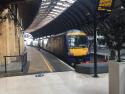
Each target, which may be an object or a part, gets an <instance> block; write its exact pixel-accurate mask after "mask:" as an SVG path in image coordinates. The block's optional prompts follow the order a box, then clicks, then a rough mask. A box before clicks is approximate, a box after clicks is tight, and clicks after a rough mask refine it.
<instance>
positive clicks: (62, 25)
mask: <svg viewBox="0 0 125 94" xmlns="http://www.w3.org/2000/svg"><path fill="white" fill-rule="evenodd" d="M116 1H118V0H116ZM112 4H113V0H42V1H41V3H40V6H39V10H38V12H37V15H36V16H35V18H34V20H33V22H32V23H31V24H30V26H29V27H28V28H27V29H26V30H25V32H29V33H31V34H32V35H33V37H36V38H37V37H43V36H48V35H55V34H59V33H62V32H66V31H68V30H70V29H79V30H82V31H84V32H86V33H87V34H89V35H93V28H94V27H93V22H94V20H95V15H96V18H97V19H96V20H97V22H99V25H100V26H102V27H104V28H109V25H108V21H107V20H106V21H105V22H101V21H100V19H101V20H103V21H104V19H105V18H106V17H107V16H109V14H110V13H111V10H112Z"/></svg>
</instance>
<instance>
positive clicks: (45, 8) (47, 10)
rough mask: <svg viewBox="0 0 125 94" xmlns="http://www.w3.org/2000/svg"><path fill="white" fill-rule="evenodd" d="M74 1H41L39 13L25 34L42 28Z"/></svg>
mask: <svg viewBox="0 0 125 94" xmlns="http://www.w3.org/2000/svg"><path fill="white" fill-rule="evenodd" d="M75 1H76V0H42V3H41V6H40V8H39V12H38V14H37V16H36V17H35V19H34V21H33V22H32V24H31V25H30V26H29V28H28V29H27V30H26V32H33V31H35V30H37V29H39V28H42V27H43V26H45V25H46V24H48V23H49V22H50V21H52V20H54V19H55V18H56V17H58V16H59V15H60V14H61V13H62V12H64V11H65V10H66V9H67V8H69V7H70V6H71V5H72V4H73V3H74V2H75Z"/></svg>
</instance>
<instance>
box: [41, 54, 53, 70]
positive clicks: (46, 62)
mask: <svg viewBox="0 0 125 94" xmlns="http://www.w3.org/2000/svg"><path fill="white" fill-rule="evenodd" d="M41 56H42V58H43V60H44V62H45V64H46V66H47V67H48V69H49V71H50V72H53V70H52V68H51V66H50V65H49V63H48V61H47V60H46V59H45V58H44V56H43V55H42V54H41Z"/></svg>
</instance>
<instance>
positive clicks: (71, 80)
mask: <svg viewBox="0 0 125 94" xmlns="http://www.w3.org/2000/svg"><path fill="white" fill-rule="evenodd" d="M0 94H108V74H101V75H99V78H93V77H92V75H86V74H79V73H76V72H74V71H69V72H55V73H45V74H44V76H41V77H36V74H34V75H26V76H15V77H6V78H0Z"/></svg>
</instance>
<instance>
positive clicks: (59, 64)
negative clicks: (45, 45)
mask: <svg viewBox="0 0 125 94" xmlns="http://www.w3.org/2000/svg"><path fill="white" fill-rule="evenodd" d="M27 53H28V56H27V57H28V61H29V66H28V68H27V72H26V73H28V74H30V73H39V72H45V73H46V72H63V71H72V70H74V69H73V68H72V67H70V66H69V65H67V64H66V63H65V62H63V61H61V60H60V59H58V58H57V57H55V56H54V55H52V54H51V53H49V52H47V51H45V50H42V49H38V48H37V47H30V46H27Z"/></svg>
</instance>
